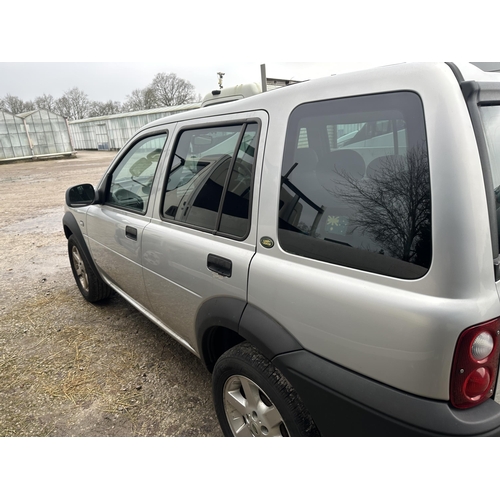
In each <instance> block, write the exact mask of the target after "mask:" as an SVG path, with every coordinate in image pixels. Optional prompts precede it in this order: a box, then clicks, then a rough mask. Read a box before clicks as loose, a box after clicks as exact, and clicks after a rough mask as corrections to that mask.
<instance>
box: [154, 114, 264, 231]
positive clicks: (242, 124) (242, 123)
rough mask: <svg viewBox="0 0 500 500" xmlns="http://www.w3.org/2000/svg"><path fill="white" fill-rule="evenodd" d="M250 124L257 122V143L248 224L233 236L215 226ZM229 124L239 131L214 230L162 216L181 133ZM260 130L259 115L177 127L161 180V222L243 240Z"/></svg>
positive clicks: (249, 229) (260, 121) (250, 224)
mask: <svg viewBox="0 0 500 500" xmlns="http://www.w3.org/2000/svg"><path fill="white" fill-rule="evenodd" d="M251 124H257V145H256V148H255V156H254V164H253V169H252V178H251V181H250V182H251V186H250V194H249V200H250V203H249V206H248V220H249V225H248V230H247V232H246V233H245V234H244V235H243V236H235V235H234V234H228V233H224V232H223V231H220V230H218V229H217V228H219V227H220V220H221V219H222V208H223V206H224V199H225V195H226V192H227V187H228V185H229V181H230V179H231V174H232V172H233V166H234V163H235V162H236V159H237V156H238V152H239V149H240V146H241V142H242V140H243V137H244V136H245V131H246V129H247V126H248V125H251ZM231 126H240V132H239V137H238V141H237V143H236V146H235V149H234V151H233V157H232V159H231V163H230V165H229V168H228V172H227V175H226V180H225V182H224V189H223V192H222V195H221V200H220V202H219V210H218V212H217V220H216V229H215V230H214V229H207V228H204V227H200V226H196V225H194V224H190V223H189V222H183V221H177V220H174V219H166V218H165V217H163V204H164V202H165V192H166V189H167V184H168V180H169V176H170V171H171V168H172V164H173V160H174V157H175V153H176V151H177V146H178V144H179V140H180V137H181V135H182V134H183V133H184V132H187V131H190V130H203V129H211V128H216V127H231ZM261 132H262V120H261V119H260V118H259V117H252V118H244V119H240V120H238V119H236V120H231V121H226V120H224V121H214V122H211V123H198V124H196V125H193V124H191V123H186V124H185V125H184V126H182V127H180V128H178V129H177V130H176V131H175V137H174V141H173V145H172V148H171V150H170V156H169V158H168V163H167V168H166V174H165V179H164V181H163V186H162V189H161V191H160V197H161V202H160V203H159V206H158V210H159V214H158V215H159V218H160V220H161V221H162V222H165V223H170V224H173V225H176V226H181V227H187V228H190V229H194V230H196V231H200V232H203V233H207V234H212V235H214V236H221V237H223V238H228V239H231V240H235V241H245V240H246V239H247V238H248V235H249V234H250V232H251V230H252V213H253V210H252V208H253V204H252V201H253V194H254V191H255V171H256V166H257V156H258V153H259V142H260V138H261V135H260V134H261Z"/></svg>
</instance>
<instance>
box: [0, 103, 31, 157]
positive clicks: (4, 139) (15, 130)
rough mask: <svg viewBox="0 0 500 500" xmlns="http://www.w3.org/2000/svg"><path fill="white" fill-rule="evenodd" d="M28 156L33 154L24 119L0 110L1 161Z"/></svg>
mask: <svg viewBox="0 0 500 500" xmlns="http://www.w3.org/2000/svg"><path fill="white" fill-rule="evenodd" d="M26 156H32V152H31V148H30V141H29V139H28V133H27V132H26V127H25V125H24V121H23V119H22V118H19V117H18V116H16V115H13V114H12V113H9V112H8V111H4V110H0V161H1V160H7V159H11V158H23V157H26Z"/></svg>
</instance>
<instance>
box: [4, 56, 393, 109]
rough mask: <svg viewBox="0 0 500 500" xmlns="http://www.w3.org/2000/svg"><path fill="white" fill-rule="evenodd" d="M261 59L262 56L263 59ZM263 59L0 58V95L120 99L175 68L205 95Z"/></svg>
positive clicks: (281, 73)
mask: <svg viewBox="0 0 500 500" xmlns="http://www.w3.org/2000/svg"><path fill="white" fill-rule="evenodd" d="M264 62H265V61H264ZM393 62H397V61H394V60H392V61H391V60H387V61H372V62H365V63H363V62H358V63H356V62H353V63H345V62H344V63H333V62H332V63H312V62H306V63H272V62H271V63H268V62H265V64H266V73H267V76H268V77H269V78H283V79H295V80H307V79H311V78H318V77H321V76H328V75H331V74H334V73H340V72H344V71H350V70H355V69H361V68H366V67H370V66H377V65H383V64H390V63H393ZM261 63H263V61H261V62H258V61H257V62H243V63H235V62H224V61H220V62H217V63H207V62H205V63H204V62H196V61H192V62H190V63H189V64H180V63H178V62H177V63H176V62H174V63H169V62H168V61H166V62H157V63H156V62H136V63H134V62H109V63H108V62H95V63H90V62H88V63H84V62H74V63H72V62H68V63H63V62H60V63H58V62H46V63H45V62H33V63H30V62H8V63H0V97H5V95H7V94H11V95H13V96H17V97H19V98H20V99H22V100H24V101H27V100H33V99H35V98H36V97H38V96H41V95H43V94H51V95H52V96H53V97H54V98H59V97H61V96H62V94H63V93H64V92H65V91H66V90H69V89H71V88H73V87H78V88H79V89H80V90H83V91H84V92H85V93H86V94H87V95H88V96H89V99H91V100H95V101H108V100H112V101H120V102H124V101H125V99H126V96H127V95H128V94H130V93H131V92H132V91H133V90H135V89H142V88H144V87H146V86H147V85H148V84H149V83H151V81H152V80H153V77H154V76H155V75H156V74H157V73H162V72H165V73H175V74H177V76H179V77H180V78H183V79H185V80H188V81H190V82H191V83H192V84H193V85H194V86H195V88H196V93H199V94H201V96H202V97H203V96H204V95H205V94H207V93H208V92H210V91H211V90H213V89H215V88H218V87H217V78H218V77H217V72H219V71H222V72H223V73H225V76H224V86H225V87H230V86H233V85H238V84H240V83H252V82H258V83H260V81H261V76H260V75H261V69H260V65H261Z"/></svg>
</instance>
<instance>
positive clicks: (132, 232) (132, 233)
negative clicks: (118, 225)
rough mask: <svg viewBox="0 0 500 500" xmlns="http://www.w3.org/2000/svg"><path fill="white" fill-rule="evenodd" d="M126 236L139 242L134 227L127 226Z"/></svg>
mask: <svg viewBox="0 0 500 500" xmlns="http://www.w3.org/2000/svg"><path fill="white" fill-rule="evenodd" d="M125 236H126V237H127V238H129V239H131V240H135V241H137V229H136V228H135V227H132V226H125Z"/></svg>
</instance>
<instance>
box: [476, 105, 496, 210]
mask: <svg viewBox="0 0 500 500" xmlns="http://www.w3.org/2000/svg"><path fill="white" fill-rule="evenodd" d="M479 109H480V113H481V118H482V122H483V127H484V132H485V136H486V143H487V145H488V154H489V158H490V165H491V174H492V177H493V186H494V187H495V195H496V199H497V209H498V208H499V207H500V194H499V190H500V106H481V107H480V108H479Z"/></svg>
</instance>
